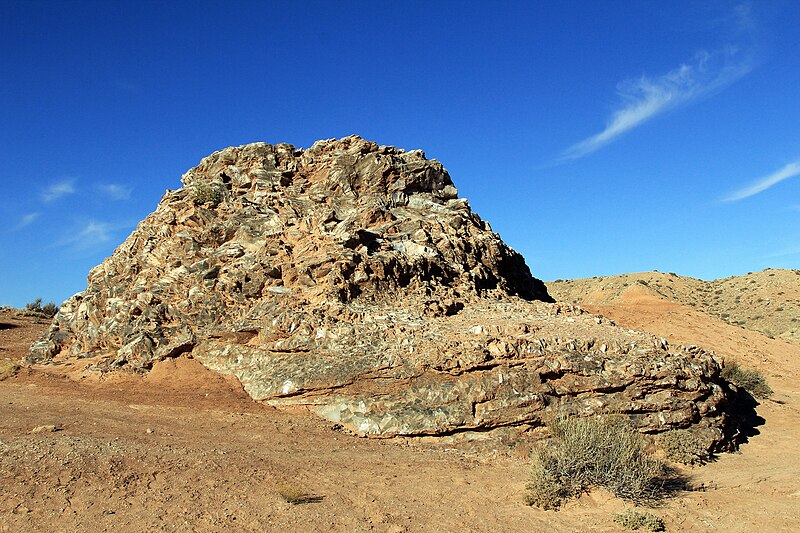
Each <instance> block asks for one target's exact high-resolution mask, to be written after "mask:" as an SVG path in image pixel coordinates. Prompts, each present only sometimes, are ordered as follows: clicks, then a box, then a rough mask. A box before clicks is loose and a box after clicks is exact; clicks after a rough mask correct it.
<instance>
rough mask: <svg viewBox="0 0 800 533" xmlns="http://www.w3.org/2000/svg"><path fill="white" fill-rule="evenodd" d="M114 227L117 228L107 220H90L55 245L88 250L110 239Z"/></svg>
mask: <svg viewBox="0 0 800 533" xmlns="http://www.w3.org/2000/svg"><path fill="white" fill-rule="evenodd" d="M115 229H118V228H117V227H115V226H114V225H112V224H109V223H107V222H98V221H96V220H90V221H88V222H86V223H85V224H84V225H83V227H81V228H80V229H78V230H77V231H75V232H74V233H72V235H71V236H70V237H68V238H66V239H64V240H62V241H60V242H58V243H56V244H55V246H63V247H68V248H73V249H75V250H88V249H91V248H94V247H96V246H98V245H102V244H105V243H107V242H108V241H110V240H111V237H112V233H113V231H114V230H115Z"/></svg>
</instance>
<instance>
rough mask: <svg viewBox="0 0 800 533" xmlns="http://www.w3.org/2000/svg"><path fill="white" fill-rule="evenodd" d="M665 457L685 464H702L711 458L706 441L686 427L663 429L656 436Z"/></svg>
mask: <svg viewBox="0 0 800 533" xmlns="http://www.w3.org/2000/svg"><path fill="white" fill-rule="evenodd" d="M657 441H658V445H659V446H660V447H661V449H662V450H664V453H665V454H666V456H667V459H669V460H670V461H675V462H676V463H682V464H685V465H693V464H703V463H707V462H708V461H709V460H710V459H711V453H710V452H709V450H708V446H707V444H706V441H705V440H704V439H702V438H701V437H700V436H699V435H697V434H696V433H694V432H692V431H691V430H688V429H673V430H671V431H665V432H664V433H661V434H660V435H659V436H658V437H657Z"/></svg>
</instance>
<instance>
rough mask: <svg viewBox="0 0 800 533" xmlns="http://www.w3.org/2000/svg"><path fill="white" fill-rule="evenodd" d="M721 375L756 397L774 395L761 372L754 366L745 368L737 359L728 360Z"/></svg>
mask: <svg viewBox="0 0 800 533" xmlns="http://www.w3.org/2000/svg"><path fill="white" fill-rule="evenodd" d="M721 376H722V379H724V380H725V381H729V382H731V383H733V384H734V385H736V386H737V387H741V388H742V389H744V390H746V391H747V392H749V393H750V394H752V395H753V396H755V397H756V398H769V397H770V396H771V395H772V388H770V386H769V384H768V383H767V378H765V377H764V375H763V374H762V373H761V372H759V371H758V370H756V369H752V368H743V367H741V366H739V363H737V362H736V361H731V362H727V361H726V362H725V366H724V367H723V368H722V373H721Z"/></svg>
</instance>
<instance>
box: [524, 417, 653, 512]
mask: <svg viewBox="0 0 800 533" xmlns="http://www.w3.org/2000/svg"><path fill="white" fill-rule="evenodd" d="M548 429H549V430H550V433H551V434H552V435H553V438H552V439H550V440H549V441H548V442H546V443H543V444H542V445H540V446H538V447H537V448H536V449H535V450H534V452H533V454H532V460H533V464H532V467H531V476H530V480H529V482H528V485H527V489H528V494H527V497H526V500H527V503H528V504H529V505H535V506H537V507H541V508H543V509H558V508H559V507H560V506H561V505H562V504H563V503H564V502H565V501H567V500H568V499H570V498H573V497H576V496H578V495H579V494H580V493H581V492H584V491H587V490H588V489H589V488H590V487H592V486H596V487H604V488H606V489H608V490H609V491H610V492H612V493H613V494H614V495H615V496H617V497H620V498H623V499H626V500H629V501H633V502H649V501H654V500H658V499H660V498H661V497H663V495H664V493H665V491H666V489H665V479H666V476H667V473H668V470H667V467H666V465H665V464H664V463H663V462H661V461H659V460H658V459H657V458H655V457H653V456H652V455H651V454H649V453H648V452H647V451H646V443H645V440H644V438H643V437H642V436H641V435H640V434H639V433H638V432H637V431H636V430H634V429H633V428H632V427H631V426H630V422H629V421H628V419H627V417H625V416H622V415H604V416H596V417H590V418H577V417H569V418H559V419H556V420H553V421H552V422H550V423H548Z"/></svg>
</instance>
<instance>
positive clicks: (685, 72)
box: [558, 47, 754, 162]
mask: <svg viewBox="0 0 800 533" xmlns="http://www.w3.org/2000/svg"><path fill="white" fill-rule="evenodd" d="M753 66H754V65H753V62H752V60H750V58H749V57H748V56H747V55H746V54H743V53H741V51H739V50H738V49H736V48H733V47H730V48H725V49H723V50H719V51H716V52H708V51H705V50H704V51H700V52H698V53H697V54H695V56H694V57H693V58H692V60H691V61H690V62H688V63H684V64H682V65H680V66H679V67H677V68H675V69H673V70H670V71H669V72H667V73H666V74H662V75H661V76H658V77H656V78H650V77H648V76H642V77H640V78H636V79H629V80H625V81H623V82H621V83H619V84H618V85H617V90H618V93H619V95H620V97H621V99H622V103H621V105H620V106H619V107H618V108H617V110H616V111H614V113H613V114H612V115H611V118H610V119H609V120H608V124H607V125H606V127H605V129H604V130H603V131H601V132H600V133H598V134H596V135H592V136H591V137H588V138H587V139H584V140H582V141H580V142H579V143H576V144H574V145H572V146H570V147H569V148H567V149H566V150H565V151H564V152H562V153H561V155H560V156H559V158H558V161H561V162H564V161H571V160H574V159H578V158H580V157H583V156H585V155H587V154H590V153H592V152H594V151H596V150H598V149H600V148H602V147H603V146H606V145H607V144H609V143H611V142H613V141H614V140H616V139H617V138H618V137H619V136H620V135H622V134H624V133H626V132H628V131H630V130H632V129H634V128H636V127H638V126H641V125H642V124H644V123H645V122H647V121H649V120H650V119H652V118H654V117H656V116H658V115H660V114H662V113H664V112H666V111H670V110H672V109H675V108H678V107H680V106H684V105H687V104H689V103H692V102H695V101H697V100H699V99H701V98H703V97H706V96H709V95H712V94H714V93H716V92H719V91H721V90H722V89H724V88H725V87H727V86H728V85H730V84H731V83H733V82H734V81H736V80H738V79H739V78H741V77H742V76H744V75H746V74H747V73H749V72H750V71H751V70H752V69H753Z"/></svg>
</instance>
